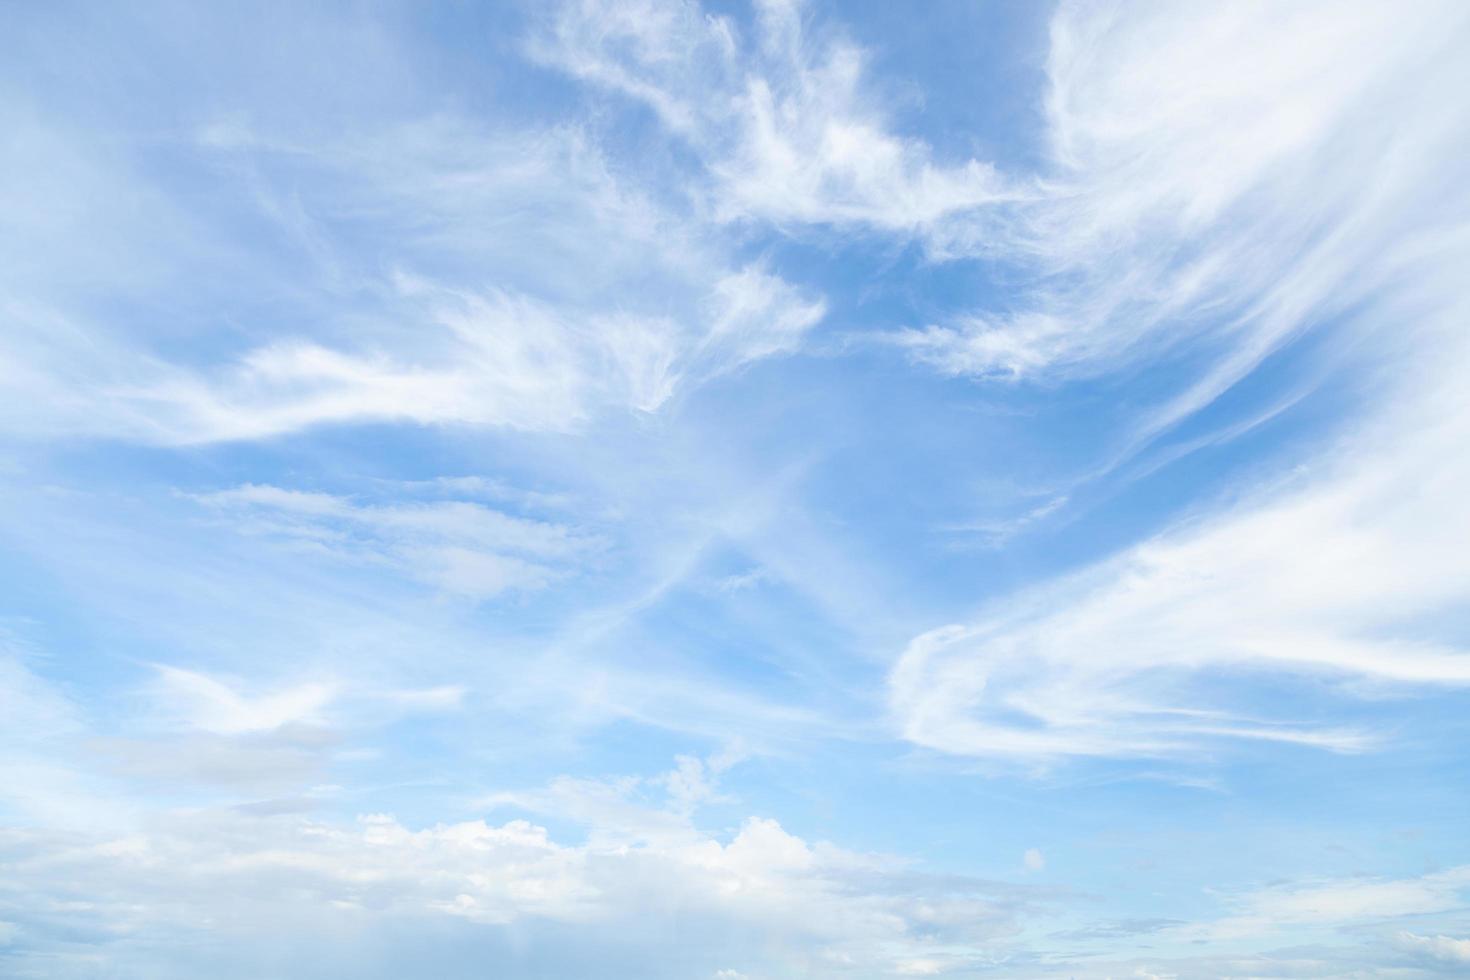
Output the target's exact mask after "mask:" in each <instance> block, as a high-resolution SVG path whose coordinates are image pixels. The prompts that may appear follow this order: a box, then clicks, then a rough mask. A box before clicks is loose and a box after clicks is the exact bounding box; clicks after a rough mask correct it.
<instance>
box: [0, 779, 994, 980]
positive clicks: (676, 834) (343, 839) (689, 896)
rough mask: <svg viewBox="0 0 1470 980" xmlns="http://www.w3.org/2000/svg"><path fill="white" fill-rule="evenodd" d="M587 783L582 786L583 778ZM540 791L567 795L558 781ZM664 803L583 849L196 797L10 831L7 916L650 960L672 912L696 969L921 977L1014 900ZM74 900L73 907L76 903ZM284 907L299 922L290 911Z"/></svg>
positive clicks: (2, 846) (488, 828)
mask: <svg viewBox="0 0 1470 980" xmlns="http://www.w3.org/2000/svg"><path fill="white" fill-rule="evenodd" d="M637 782H646V783H647V784H648V785H657V784H659V783H661V782H665V781H663V780H658V779H650V780H647V781H634V783H630V782H629V781H628V780H612V781H606V782H604V783H603V784H602V786H601V788H600V789H598V790H596V791H595V792H594V795H596V796H597V797H598V798H599V799H602V800H604V801H617V800H619V799H625V798H626V795H627V793H628V792H629V791H630V789H631V787H632V786H633V785H634V784H635V783H637ZM582 790H583V791H589V792H590V791H592V789H591V786H590V784H585V783H584V784H583V785H582ZM539 798H540V799H541V800H542V801H543V802H549V801H552V800H560V801H561V803H565V802H567V801H569V800H570V799H571V797H568V796H567V795H566V792H565V791H564V790H557V789H554V788H553V789H551V790H550V791H549V795H543V796H540V797H539ZM667 802H668V803H669V805H670V806H671V807H672V808H671V809H663V808H662V804H660V803H659V802H657V801H656V800H655V801H651V802H650V805H649V807H647V808H645V813H644V816H643V817H637V818H636V819H633V820H632V821H631V822H626V821H625V822H624V823H623V824H622V829H623V831H624V833H623V834H621V835H619V836H607V835H606V834H605V833H604V832H603V831H604V829H605V827H606V824H607V823H608V822H609V821H610V822H611V823H612V824H614V825H616V824H618V822H619V820H620V819H621V818H620V816H619V811H617V810H614V811H613V812H612V813H611V814H610V815H608V817H607V819H606V820H604V819H603V818H602V816H601V815H598V818H597V819H598V823H597V824H596V825H594V833H593V835H592V836H591V837H589V839H588V840H587V841H586V842H585V843H583V844H567V843H561V842H558V841H557V840H556V839H554V838H553V836H552V835H551V834H550V833H549V832H548V830H547V829H546V828H544V827H541V826H538V825H537V824H534V823H531V822H529V821H527V820H521V819H514V820H509V821H506V822H503V823H491V822H487V821H484V820H464V821H459V822H454V823H440V824H434V825H431V826H423V827H420V828H417V829H415V828H413V827H410V826H407V825H405V824H404V823H403V822H402V821H399V820H397V819H395V818H394V817H392V816H389V815H385V814H366V815H363V816H361V817H359V818H358V819H357V821H356V822H355V823H354V824H345V825H344V824H338V823H330V822H325V821H321V820H312V819H307V818H303V817H301V816H298V815H294V814H291V813H288V812H277V813H275V814H274V815H264V816H262V815H256V814H251V815H246V814H241V813H238V812H236V811H218V810H204V811H194V812H188V813H176V814H172V815H167V816H162V815H160V816H158V817H156V818H154V819H153V820H152V822H151V823H150V824H149V825H148V826H147V827H145V828H142V829H140V830H138V831H136V832H133V833H129V834H127V835H124V836H118V837H112V838H93V839H78V838H75V837H72V838H66V837H63V836H59V835H54V834H52V833H50V832H47V831H42V830H34V831H21V830H14V829H12V830H6V831H4V832H3V834H0V863H3V865H4V866H5V867H6V869H7V877H8V879H9V880H10V881H11V882H12V883H18V884H21V885H23V887H24V892H23V894H25V895H28V896H29V898H28V899H27V901H26V903H25V906H24V907H23V908H22V907H19V906H17V905H16V904H15V903H14V902H13V901H12V900H11V898H10V896H11V895H13V894H14V892H12V891H6V892H5V893H4V894H0V914H3V915H4V916H5V917H6V918H7V920H9V918H10V917H12V916H13V917H14V918H15V920H16V921H17V923H18V929H19V930H20V931H21V932H22V933H24V934H28V936H29V939H30V942H29V943H28V944H27V949H26V952H25V955H26V956H36V957H46V958H48V959H54V960H56V961H58V962H61V963H63V964H69V963H71V962H73V959H72V958H73V957H80V958H81V959H85V958H86V957H87V956H89V955H91V953H90V950H91V948H92V947H93V946H94V942H88V941H85V940H84V941H81V942H80V943H77V942H76V941H75V940H73V941H72V943H71V944H68V943H62V942H56V941H51V940H48V939H47V938H46V937H47V936H48V933H50V934H54V930H55V927H56V925H57V924H58V923H59V920H60V917H62V916H66V915H70V916H72V917H73V925H74V929H73V934H74V935H82V936H85V935H86V934H88V933H92V934H95V935H108V934H112V935H126V936H128V937H130V939H132V940H133V941H137V942H141V943H143V944H144V945H146V944H147V943H148V942H150V941H151V937H154V936H158V935H178V934H179V931H181V930H182V931H183V932H184V933H195V932H197V931H198V930H200V929H201V927H203V928H204V929H205V932H203V933H199V935H200V938H201V940H202V939H203V938H204V936H205V934H206V933H207V934H208V935H211V936H213V937H214V941H218V940H220V939H222V938H224V937H225V936H229V937H230V942H232V943H233V942H238V941H240V940H244V939H247V938H248V937H249V936H251V935H254V934H258V933H262V931H263V930H269V931H270V932H271V934H273V935H277V938H280V936H279V931H280V930H282V929H286V934H287V935H289V934H290V933H291V930H292V929H294V928H309V929H313V930H320V929H329V930H338V929H346V928H370V929H384V928H387V929H397V928H401V927H402V925H405V924H411V923H416V922H417V923H423V922H426V921H429V920H435V919H437V920H441V921H444V922H446V923H451V922H455V921H463V922H466V923H470V924H473V925H475V926H477V927H479V928H482V929H513V930H515V931H516V932H518V933H519V934H521V935H527V934H542V935H544V934H545V930H547V929H548V928H556V927H559V926H565V927H574V928H575V929H576V931H577V933H578V935H580V936H581V937H582V940H581V941H582V942H583V943H584V944H590V945H591V948H593V949H595V948H597V947H598V946H599V945H603V946H606V947H607V948H608V949H609V950H610V951H611V950H612V949H616V948H617V945H618V944H617V943H616V941H615V940H614V939H613V937H614V936H617V935H622V936H624V938H625V940H626V939H628V938H636V941H637V942H638V943H639V944H640V946H639V948H638V949H637V955H638V956H639V957H641V958H643V959H644V960H645V961H646V962H647V963H650V964H651V963H654V962H657V961H658V960H659V959H660V958H661V957H665V956H667V955H668V954H669V950H668V949H667V948H666V943H665V942H664V941H663V940H664V939H666V935H667V934H666V933H665V932H663V930H664V929H665V928H667V927H668V923H671V922H674V921H677V922H679V923H680V927H679V928H680V931H681V935H686V936H690V937H694V936H698V937H700V939H701V942H700V943H699V944H696V945H695V946H694V947H692V948H693V949H702V950H703V951H702V952H701V953H700V958H701V959H702V960H703V961H704V962H706V963H707V964H708V965H707V966H705V967H704V969H703V970H701V971H699V972H700V973H703V974H705V975H711V974H714V973H715V971H716V970H726V971H729V970H732V969H734V968H732V967H730V966H728V965H721V964H722V963H723V964H728V963H730V962H731V960H732V959H735V958H738V959H739V961H741V962H742V966H741V968H740V970H739V971H738V972H739V973H746V972H750V973H751V975H760V974H761V973H762V972H763V970H764V968H766V967H770V966H771V965H772V964H774V963H780V962H782V961H783V958H784V957H786V956H790V955H796V956H798V957H807V956H809V955H814V956H816V957H817V959H816V960H813V961H812V962H814V963H819V962H821V960H822V959H824V958H825V959H826V960H827V962H829V963H835V962H838V961H841V960H843V959H848V960H851V961H852V962H857V963H864V964H868V965H870V966H871V967H874V968H878V969H893V970H898V971H900V972H901V971H904V970H908V971H909V972H913V970H914V967H915V965H916V964H919V963H922V962H924V959H923V957H922V956H921V955H918V951H921V950H923V949H925V948H927V947H929V946H931V945H933V944H935V943H936V942H943V943H945V944H953V943H956V942H974V941H982V940H984V939H985V938H986V937H990V936H998V935H1004V934H1006V933H1007V932H1008V931H1009V929H1010V916H1011V915H1012V914H1013V909H1014V905H1013V903H1014V899H1013V897H1011V896H1003V895H1001V896H985V894H984V892H985V890H986V889H987V888H988V887H990V886H986V885H984V884H982V883H966V882H963V881H958V880H956V881H953V882H950V883H949V884H948V886H946V889H945V890H943V891H938V892H935V891H931V892H930V893H928V894H924V895H922V896H914V895H909V894H907V889H908V886H907V885H906V884H905V883H904V881H903V874H902V869H901V866H900V865H898V864H896V863H895V862H894V861H893V860H892V859H889V858H882V857H877V856H871V855H863V854H857V853H853V852H849V851H844V850H842V849H839V848H837V847H834V846H832V845H830V844H825V843H812V842H808V841H805V840H803V839H801V838H799V837H796V836H794V835H792V834H791V833H789V832H788V831H786V830H785V829H784V828H783V827H782V826H781V825H780V824H779V823H777V822H776V821H774V820H770V819H766V818H761V817H748V818H746V819H745V820H743V821H742V822H741V823H740V825H739V826H738V828H737V829H735V830H734V831H733V832H731V833H730V834H728V835H724V834H712V833H708V832H705V831H702V830H699V829H697V828H696V827H695V826H694V824H693V823H692V822H691V821H690V820H689V818H688V816H687V814H685V813H684V812H683V809H682V808H683V806H684V802H683V801H681V800H680V798H679V794H678V793H677V792H676V791H673V790H671V793H670V796H669V797H668V798H667ZM561 803H557V804H556V805H557V806H560V805H561ZM635 809H639V808H636V807H635ZM630 812H631V811H630ZM652 812H657V813H660V814H662V816H663V818H664V819H663V821H662V822H660V823H659V824H658V826H657V827H654V826H651V825H650V824H648V823H647V821H646V815H647V813H652ZM558 813H559V815H560V816H562V817H563V818H564V817H567V816H570V817H571V818H572V819H573V820H575V821H577V822H581V821H582V820H584V819H586V818H587V816H588V815H587V814H586V813H585V812H584V811H582V810H580V809H578V808H577V806H576V805H575V804H574V805H572V807H571V809H560V810H559V811H558ZM285 883H289V887H283V884H285ZM977 893H979V894H977ZM80 895H85V896H87V901H86V903H85V908H82V907H80V906H78V905H76V904H75V901H74V898H75V897H76V896H80ZM78 916H79V917H80V918H77V917H78ZM293 919H295V920H297V922H298V926H296V927H290V926H288V925H287V923H289V922H291V921H292V920H293ZM418 928H422V926H418ZM751 930H755V931H758V933H759V934H760V935H762V937H763V942H762V943H761V944H760V945H759V946H758V947H751V946H749V945H748V944H747V943H745V942H744V941H743V940H741V938H740V937H742V936H744V935H748V934H750V931H751ZM660 937H662V938H660ZM552 948H555V947H552ZM584 948H585V947H584ZM128 953H129V949H128V947H127V945H123V946H117V945H114V946H113V949H112V954H111V955H112V956H113V959H111V960H110V962H114V963H120V964H125V963H126V962H127V956H128ZM681 955H682V954H681ZM20 962H21V963H23V964H24V963H26V962H28V961H27V960H26V959H24V958H23V959H22V960H21V961H20ZM745 963H749V964H750V965H749V966H745V965H744V964H745ZM686 966H688V967H692V966H693V963H689V964H686ZM484 968H486V963H485V962H484V961H480V962H479V965H478V966H477V969H482V970H483V969H484ZM818 969H822V970H825V969H826V968H825V967H818ZM931 972H932V971H931ZM659 975H662V974H659ZM724 975H729V973H726V974H724Z"/></svg>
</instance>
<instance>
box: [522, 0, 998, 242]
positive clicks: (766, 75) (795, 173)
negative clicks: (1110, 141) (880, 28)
mask: <svg viewBox="0 0 1470 980" xmlns="http://www.w3.org/2000/svg"><path fill="white" fill-rule="evenodd" d="M804 16H805V10H804V5H803V4H802V3H800V2H789V0H767V2H762V3H760V4H758V5H757V10H756V18H755V36H754V37H752V38H749V39H746V38H742V37H740V36H739V32H738V31H737V29H736V28H735V26H734V25H733V24H732V23H731V22H730V21H729V20H728V19H726V18H723V17H718V16H715V15H711V14H707V13H705V12H704V10H703V9H702V8H701V7H700V6H699V5H698V4H696V3H692V2H684V0H681V2H677V3H671V4H663V3H640V4H636V5H632V6H630V5H628V4H625V3H608V2H604V0H579V2H571V3H566V4H562V5H560V6H559V7H558V9H557V10H556V13H555V14H554V15H552V16H551V17H549V18H548V25H547V27H546V30H545V33H544V35H543V36H542V37H540V38H539V39H537V41H536V42H535V43H534V44H533V45H532V49H531V50H532V53H533V54H534V55H536V56H537V57H539V58H540V59H542V60H543V61H545V62H547V63H549V64H552V65H555V66H557V67H559V68H561V69H563V70H565V71H567V72H569V73H570V74H572V75H574V76H576V77H578V78H581V79H583V80H585V81H588V82H590V83H593V84H597V85H600V86H603V87H605V88H609V89H612V90H614V91H616V92H619V93H621V94H622V95H625V96H628V97H631V98H633V99H637V100H639V101H642V102H645V103H647V104H648V105H649V106H650V107H651V108H652V109H653V110H654V112H656V113H657V114H658V116H659V117H660V118H661V119H662V121H663V122H664V123H665V124H666V125H667V126H668V128H669V129H670V130H672V131H673V132H674V133H676V134H678V135H680V136H682V137H683V138H684V139H685V140H686V141H687V142H688V144H689V145H690V147H691V148H692V149H693V150H694V151H695V152H696V153H697V154H699V156H700V159H701V161H702V164H703V167H704V169H705V172H706V175H707V177H708V178H709V181H710V185H711V187H710V191H709V193H710V195H711V202H710V203H711V206H712V213H713V216H714V217H715V218H716V219H718V220H722V221H731V220H738V219H744V218H752V219H758V220H762V221H770V222H774V223H776V224H821V225H846V226H860V227H863V226H865V227H871V228H874V229H877V230H881V231H885V232H895V233H900V234H916V235H922V236H924V237H925V238H926V239H929V238H933V237H935V236H937V235H939V234H941V233H942V231H943V229H944V228H945V227H946V226H947V225H948V224H949V223H951V222H954V221H957V220H959V218H960V217H961V216H964V215H967V214H973V212H975V211H976V210H977V209H981V208H983V207H985V206H987V205H991V204H994V203H995V202H996V201H999V200H1005V199H1009V198H1010V197H1011V196H1013V192H1012V191H1011V190H1010V189H1009V188H1008V187H1007V186H1006V184H1005V182H1004V181H1003V180H1002V179H1001V178H1000V177H999V176H998V175H997V174H996V173H995V172H994V170H993V168H991V167H990V166H988V165H987V164H984V163H982V162H979V161H976V160H968V161H964V162H961V163H957V164H953V165H946V164H941V163H938V162H936V161H935V160H934V159H933V153H932V151H931V149H930V148H929V146H928V145H927V144H925V143H924V142H923V141H921V140H918V139H914V138H910V137H904V136H899V135H896V134H894V133H893V132H892V131H891V129H890V127H889V125H888V123H887V121H886V120H885V118H884V113H883V111H882V108H881V105H880V103H879V101H878V100H877V99H876V98H875V97H874V95H873V94H872V93H870V92H867V91H865V89H864V77H863V76H864V54H863V52H862V51H861V50H860V49H859V48H857V47H855V46H854V45H852V44H850V43H847V42H844V41H841V40H828V41H820V42H814V41H812V40H810V39H808V38H807V37H806V36H805V34H804V31H803V23H802V21H803V17H804Z"/></svg>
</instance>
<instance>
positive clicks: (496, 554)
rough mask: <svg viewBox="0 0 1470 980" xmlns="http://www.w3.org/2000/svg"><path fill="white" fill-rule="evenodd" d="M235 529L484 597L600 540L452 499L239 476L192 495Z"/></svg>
mask: <svg viewBox="0 0 1470 980" xmlns="http://www.w3.org/2000/svg"><path fill="white" fill-rule="evenodd" d="M194 499H195V500H198V501H199V502H200V503H202V504H204V505H206V506H208V507H210V508H213V509H216V510H218V511H221V512H224V513H227V514H229V515H231V516H232V518H233V519H234V520H235V521H236V522H237V526H238V527H239V528H240V530H241V531H243V532H247V533H254V534H261V535H266V536H269V537H272V538H276V539H279V540H282V541H285V542H289V543H290V544H292V545H293V546H295V547H299V548H302V549H305V550H307V551H311V552H318V553H322V554H326V555H330V556H332V557H334V558H337V559H341V560H345V561H350V562H355V563H359V564H367V565H384V566H388V567H392V568H397V569H401V570H403V571H405V572H406V573H408V574H410V575H412V576H413V577H415V578H417V579H419V580H421V581H423V582H425V583H426V584H429V585H431V586H434V587H435V588H438V589H442V590H443V591H445V592H449V593H452V594H456V595H463V596H469V597H473V598H491V597H493V596H496V595H499V594H501V593H503V592H507V591H529V590H535V589H538V588H542V587H544V586H546V585H547V584H549V583H550V582H552V581H554V580H556V579H558V578H562V577H564V576H566V575H569V574H572V572H573V571H574V570H575V567H576V565H575V563H576V562H577V561H579V560H582V559H585V558H587V557H589V556H590V555H592V554H594V553H595V552H596V551H598V550H599V549H600V547H601V546H602V542H601V541H600V540H599V539H598V538H597V537H596V536H594V535H588V534H583V533H579V532H578V531H576V530H574V529H572V528H569V527H567V526H565V525H561V524H553V523H548V522H544V521H537V520H531V519H528V518H523V517H515V516H512V515H509V514H504V513H502V512H500V511H498V510H494V509H492V508H489V507H486V506H484V505H483V504H477V503H472V502H468V501H457V500H447V501H446V500H439V501H429V502H418V503H394V504H361V503H358V502H355V501H353V500H351V499H349V498H346V497H340V496H334V495H331V494H325V493H314V492H305V491H299V490H285V489H282V488H279V487H273V486H267V485H259V484H247V485H245V486H241V487H236V488H234V489H231V490H222V491H217V492H214V493H207V494H198V495H195V497H194Z"/></svg>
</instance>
